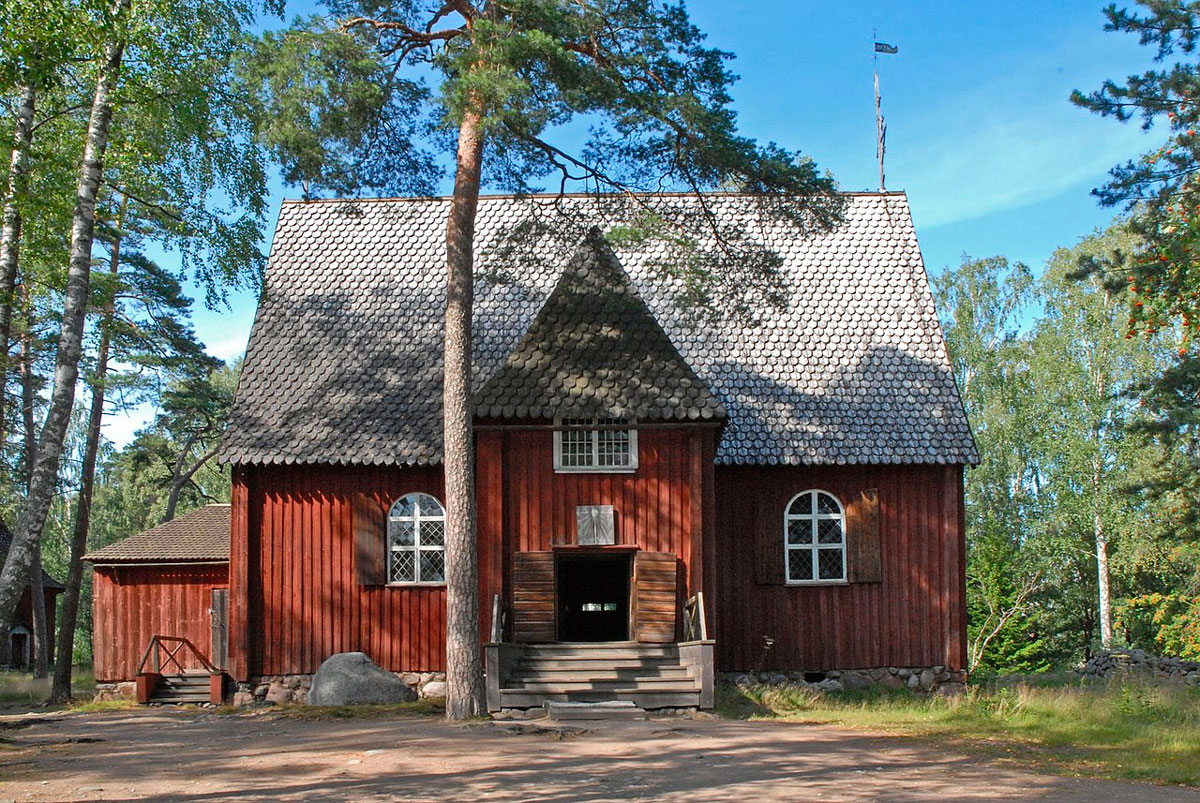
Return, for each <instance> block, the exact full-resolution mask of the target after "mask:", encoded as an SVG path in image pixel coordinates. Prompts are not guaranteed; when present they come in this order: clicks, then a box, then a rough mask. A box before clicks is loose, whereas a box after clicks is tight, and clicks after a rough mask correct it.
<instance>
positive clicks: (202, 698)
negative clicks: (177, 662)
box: [150, 672, 210, 705]
mask: <svg viewBox="0 0 1200 803" xmlns="http://www.w3.org/2000/svg"><path fill="white" fill-rule="evenodd" d="M209 684H210V681H209V675H208V673H207V672H204V673H191V672H189V673H187V674H183V675H162V676H161V677H160V678H159V681H158V685H157V686H155V688H154V691H153V692H151V694H150V702H151V703H163V704H169V705H200V704H202V703H207V702H209V694H210V691H209V690H210V685H209Z"/></svg>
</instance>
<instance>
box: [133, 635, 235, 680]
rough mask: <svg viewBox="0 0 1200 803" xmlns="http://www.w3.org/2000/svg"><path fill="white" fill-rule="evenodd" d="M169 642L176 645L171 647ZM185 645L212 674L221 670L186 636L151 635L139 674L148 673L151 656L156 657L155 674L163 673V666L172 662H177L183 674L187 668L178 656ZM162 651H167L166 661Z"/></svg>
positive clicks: (139, 665)
mask: <svg viewBox="0 0 1200 803" xmlns="http://www.w3.org/2000/svg"><path fill="white" fill-rule="evenodd" d="M168 644H174V645H175V647H174V648H172V647H169V646H167V645H168ZM184 647H187V648H188V649H189V650H191V651H192V655H194V656H195V657H196V660H197V661H199V662H200V665H201V666H203V667H204V668H205V669H206V670H208V673H209V674H210V675H215V674H218V672H219V670H218V669H217V668H216V667H215V666H213V665H212V662H211V661H209V660H208V657H207V656H205V654H204V653H202V652H200V650H198V649H196V645H195V644H193V643H192V642H190V641H188V640H187V639H186V638H184V637H182V636H159V635H154V636H151V637H150V643H149V644H147V645H146V651H145V652H144V653H142V662H141V663H140V664H138V674H139V675H144V674H146V662H147V661H148V660H150V657H151V656H153V657H154V674H156V675H161V674H162V673H163V672H162V670H163V667H164V666H168V665H170V664H175V667H176V668H177V669H178V670H179V672H180V674H182V673H183V672H184V671H185V670H184V668H183V664H181V663H180V662H179V658H178V657H177V656H178V655H179V652H180V650H182V649H183V648H184ZM160 651H165V653H166V660H165V661H164V660H162V656H161V655H160V654H159V653H160Z"/></svg>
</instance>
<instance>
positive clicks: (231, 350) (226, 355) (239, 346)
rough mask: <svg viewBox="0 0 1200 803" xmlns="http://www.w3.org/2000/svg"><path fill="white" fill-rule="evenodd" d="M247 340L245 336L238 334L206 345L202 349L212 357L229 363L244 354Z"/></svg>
mask: <svg viewBox="0 0 1200 803" xmlns="http://www.w3.org/2000/svg"><path fill="white" fill-rule="evenodd" d="M247 340H248V336H247V335H243V334H239V335H235V336H233V337H226V338H223V339H221V340H217V341H214V342H212V343H209V344H207V345H206V346H205V347H204V348H205V351H207V352H208V353H209V354H211V355H212V356H214V357H217V358H218V359H222V360H225V361H226V362H229V361H230V360H233V359H236V358H238V357H240V356H242V354H243V353H245V351H246V341H247Z"/></svg>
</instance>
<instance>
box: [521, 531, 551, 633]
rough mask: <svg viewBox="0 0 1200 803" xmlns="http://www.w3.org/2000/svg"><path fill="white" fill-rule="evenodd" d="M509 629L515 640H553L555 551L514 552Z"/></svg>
mask: <svg viewBox="0 0 1200 803" xmlns="http://www.w3.org/2000/svg"><path fill="white" fill-rule="evenodd" d="M512 578H513V601H512V633H513V640H514V641H518V642H526V643H531V642H548V641H554V640H555V638H556V636H557V634H556V620H557V617H556V616H555V611H556V602H555V593H554V553H553V552H518V553H516V554H515V555H513V572H512Z"/></svg>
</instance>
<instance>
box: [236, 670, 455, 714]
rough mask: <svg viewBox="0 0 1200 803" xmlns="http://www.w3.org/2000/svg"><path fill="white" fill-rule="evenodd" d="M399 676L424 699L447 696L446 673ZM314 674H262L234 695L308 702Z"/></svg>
mask: <svg viewBox="0 0 1200 803" xmlns="http://www.w3.org/2000/svg"><path fill="white" fill-rule="evenodd" d="M392 674H394V675H395V676H396V677H398V678H400V680H402V681H404V683H405V684H406V685H407V686H408V687H409V688H411V689H412V690H413V691H415V692H416V693H417V696H418V697H420V698H424V699H440V698H443V697H445V696H446V673H445V672H393V673H392ZM312 679H313V676H312V675H262V676H261V677H254V678H251V679H250V682H249V683H239V684H237V689H236V690H235V691H234V694H233V704H234V705H236V706H243V705H253V704H260V705H261V704H265V705H285V704H288V703H295V704H301V705H302V704H304V703H307V702H308V690H309V689H310V688H312Z"/></svg>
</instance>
